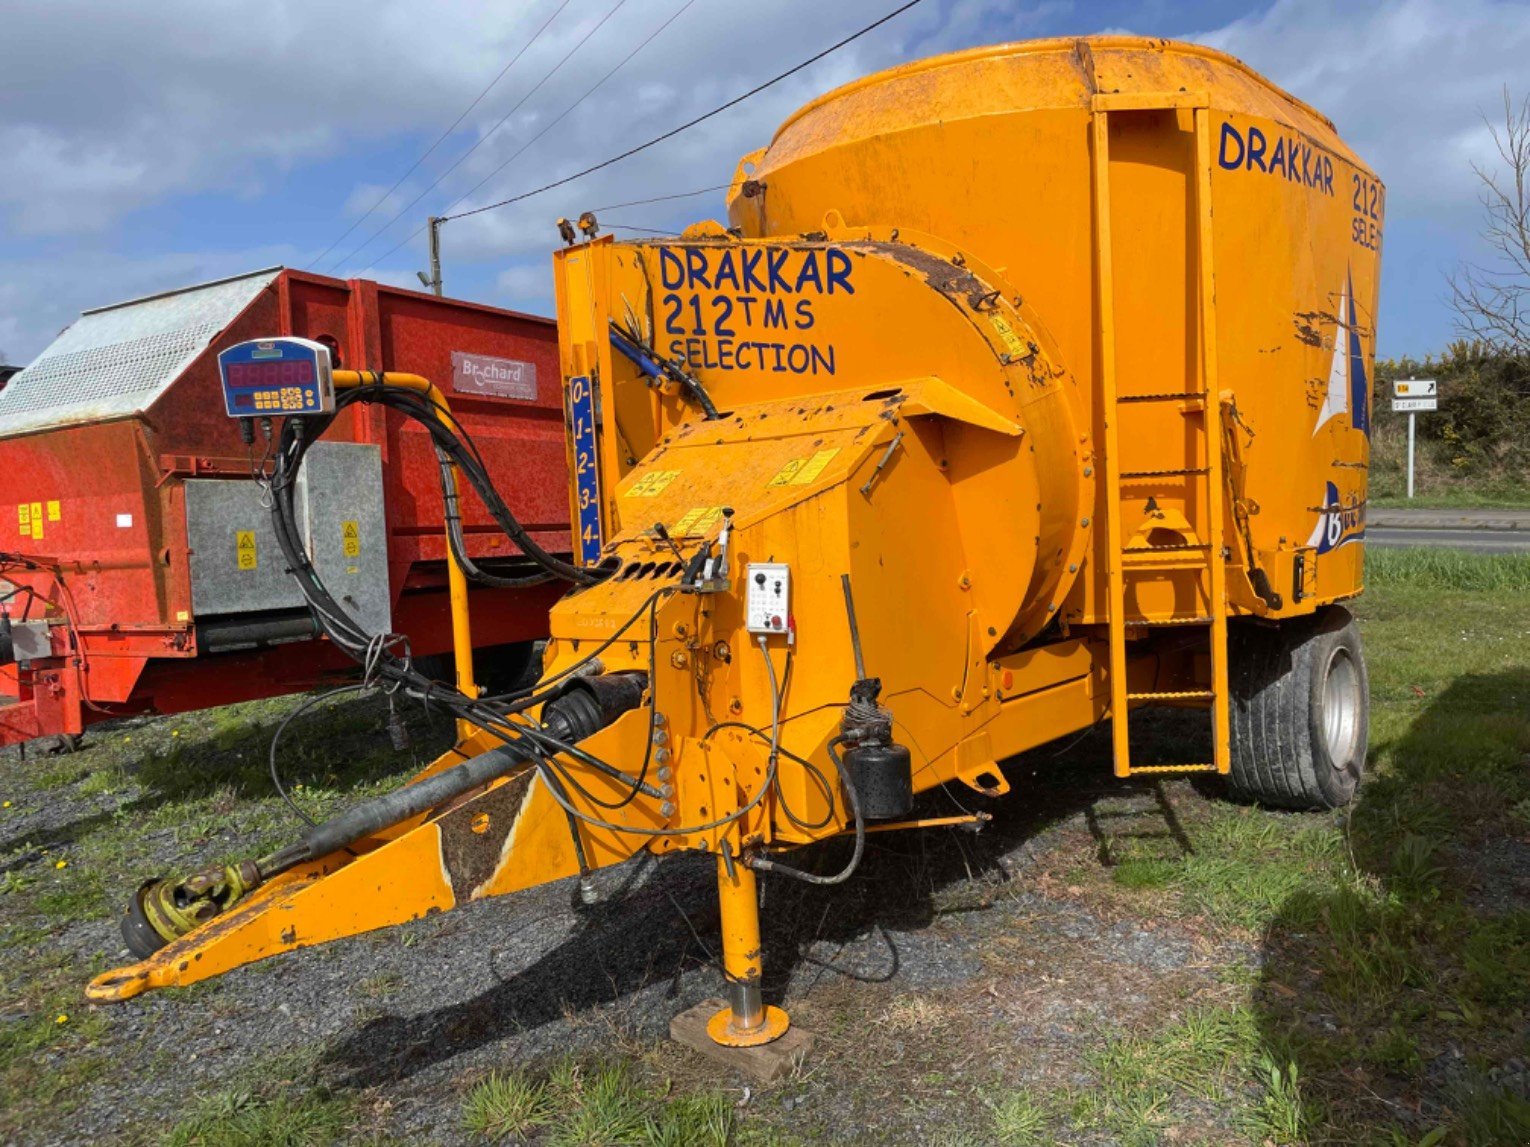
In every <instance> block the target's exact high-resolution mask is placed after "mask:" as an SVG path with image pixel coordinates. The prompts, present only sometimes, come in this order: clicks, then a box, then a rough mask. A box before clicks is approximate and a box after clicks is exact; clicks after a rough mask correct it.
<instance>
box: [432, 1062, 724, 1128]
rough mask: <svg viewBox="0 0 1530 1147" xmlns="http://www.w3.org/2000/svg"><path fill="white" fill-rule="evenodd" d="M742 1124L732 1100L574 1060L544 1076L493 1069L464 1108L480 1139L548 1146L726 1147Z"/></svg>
mask: <svg viewBox="0 0 1530 1147" xmlns="http://www.w3.org/2000/svg"><path fill="white" fill-rule="evenodd" d="M735 1122H736V1121H735V1117H734V1112H733V1108H732V1107H731V1105H730V1104H729V1103H728V1100H727V1099H726V1097H724V1096H722V1095H720V1094H717V1093H712V1092H700V1093H694V1094H682V1095H671V1094H665V1093H664V1091H662V1090H660V1089H657V1088H654V1087H652V1086H649V1085H645V1084H644V1083H642V1082H641V1081H640V1080H639V1079H638V1077H637V1076H636V1074H635V1073H634V1071H633V1069H632V1068H631V1066H629V1065H628V1064H627V1063H625V1062H624V1061H620V1060H616V1061H608V1062H604V1063H601V1062H596V1063H589V1062H586V1061H583V1060H580V1059H577V1058H568V1059H564V1060H561V1061H559V1062H558V1063H556V1064H555V1065H554V1066H553V1067H552V1069H551V1071H550V1072H549V1073H548V1074H547V1075H546V1076H545V1077H544V1078H540V1079H537V1078H533V1077H531V1076H530V1075H528V1074H526V1073H524V1072H494V1073H492V1074H491V1075H489V1076H488V1077H487V1078H486V1079H484V1080H482V1081H481V1082H480V1083H478V1084H476V1085H475V1086H474V1087H473V1088H472V1090H471V1091H469V1092H468V1094H467V1097H466V1098H465V1099H464V1100H463V1104H462V1123H463V1127H464V1128H465V1129H466V1130H467V1131H468V1132H469V1134H471V1135H473V1136H474V1137H476V1138H478V1139H483V1140H489V1141H492V1142H509V1143H521V1142H526V1141H528V1140H530V1139H533V1138H535V1141H536V1142H538V1143H546V1144H548V1145H549V1147H624V1145H632V1147H726V1144H728V1143H730V1142H731V1141H732V1139H733V1135H734V1130H735Z"/></svg>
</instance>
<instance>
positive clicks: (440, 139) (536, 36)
mask: <svg viewBox="0 0 1530 1147" xmlns="http://www.w3.org/2000/svg"><path fill="white" fill-rule="evenodd" d="M569 2H570V0H562V3H560V4H559V5H558V6H557V7H556V8H554V9H553V13H552V15H551V16H549V17H548V18H547V19H546V20H544V21H543V22H542V26H541V27H540V28H538V29H537V30H536V31H535V32H533V33H532V35H531V39H529V40H527V41H526V42H525V43H524V44H522V45H521V50H520V51H519V52H517V53H515V55H513V56H511V57H510V62H509V63H508V64H506V65H505V66H504V67H503V68H501V69H500V70H499V74H498V75H496V76H495V77H494V78H493V79H492V80H490V81H489V83H488V85H487V86H486V87H485V88H484V89H483V90H482V91H481V92H479V93H478V94H477V95H476V96H474V97H473V102H472V103H470V104H468V106H467V107H466V108H464V109H463V111H462V114H461V115H459V116H458V117H457V118H456V119H454V120H452V123H451V126H450V127H448V128H447V129H446V130H445V131H443V132H442V133H441V134H440V135H439V136H437V137H436V142H435V143H433V144H431V145H430V146H429V147H427V148H426V149H425V150H424V151H423V152H422V153H421V154H420V157H419V158H418V159H416V160H415V161H414V162H413V163H411V164H410V165H409V169H408V170H407V171H405V172H404V174H403V175H400V176H399V177H398V179H397V180H395V181H394V184H393V186H392V187H390V188H388V190H387V191H385V192H383V193H382V195H380V196H379V197H378V199H377V202H376V203H374V204H372V206H370V207H368V208H367V209H366V211H365V212H363V213H362V214H361V215H360V216H359V217H357V219H356V220H355V221H354V222H353V223H352V224H351V225H350V226H349V227H347V228H346V229H345V230H344V231H343V232H342V233H341V235H340V237H339V238H338V239H336V240H335V241H334V242H333V243H331V244H330V245H329V246H328V247H326V248H324V250H322V251H320V252H319V253H318V255H316V256H314V258H313V260H312V261H311V262H310V263H309V264H308V267H309V270H312V269H313V268H314V267H316V266H318V264H319V262H320V261H321V260H323V258H324V257H325V256H326V255H328V254H329V253H330V252H331V251H333V250H334V249H335V248H336V247H338V246H340V244H341V243H344V242H345V241H346V239H347V238H348V237H349V236H350V234H351V232H352V231H354V230H356V228H358V227H360V226H361V225H362V224H363V223H365V222H366V221H367V220H368V219H370V218H371V216H372V213H373V212H374V211H376V210H377V209H378V208H379V207H381V206H382V205H383V204H384V203H386V202H387V201H388V198H389V197H390V196H391V195H392V194H393V193H394V192H395V191H397V190H398V189H399V188H400V187H402V186H403V185H404V180H406V179H408V178H409V177H410V176H411V175H413V174H414V173H415V171H417V170H418V169H419V166H420V164H422V163H424V162H425V161H426V160H427V159H429V158H430V157H431V155H432V154H434V152H435V150H436V148H438V147H440V146H441V145H442V144H443V143H445V142H446V140H447V138H448V137H449V136H450V135H451V134H452V132H454V131H456V130H457V128H458V127H460V126H461V124H462V121H463V120H465V119H467V117H468V114H469V113H470V112H471V111H472V110H473V109H474V108H476V107H477V106H478V105H479V104H480V103H482V102H483V98H484V97H485V96H487V95H488V94H489V93H490V92H491V91H493V90H494V88H495V87H496V86H497V85H498V84H499V81H500V80H502V79H504V78H505V76H506V74H507V73H508V72H509V71H510V69H511V68H513V67H515V65H516V63H517V62H518V61H519V60H520V58H521V57H522V56H524V55H525V54H526V53H527V52H528V51H530V50H531V47H532V45H533V44H535V43H536V42H537V41H538V40H540V39H541V38H542V33H543V32H545V31H547V29H548V26H549V25H551V24H552V22H553V21H554V20H556V19H557V18H558V16H559V15H560V14H561V13H562V11H563V9H565V8H567V7H568V6H569ZM484 138H487V137H484ZM482 142H483V139H480V140H479V143H482ZM473 146H474V147H477V146H478V144H474V145H473ZM459 162H460V161H459Z"/></svg>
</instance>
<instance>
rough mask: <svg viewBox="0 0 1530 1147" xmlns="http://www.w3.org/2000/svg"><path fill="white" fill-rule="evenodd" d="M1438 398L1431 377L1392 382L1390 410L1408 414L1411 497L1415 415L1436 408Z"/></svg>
mask: <svg viewBox="0 0 1530 1147" xmlns="http://www.w3.org/2000/svg"><path fill="white" fill-rule="evenodd" d="M1439 408H1440V399H1439V395H1438V393H1437V387H1436V386H1435V380H1434V379H1432V378H1399V379H1397V380H1396V381H1394V382H1393V383H1392V410H1393V412H1394V413H1397V414H1406V415H1407V416H1408V497H1410V498H1411V497H1413V435H1414V424H1415V423H1416V422H1417V421H1418V419H1417V417H1415V416H1416V415H1418V414H1419V413H1420V412H1427V411H1430V410H1438V409H1439Z"/></svg>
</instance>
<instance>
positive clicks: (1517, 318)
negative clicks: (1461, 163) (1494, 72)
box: [1450, 88, 1530, 354]
mask: <svg viewBox="0 0 1530 1147" xmlns="http://www.w3.org/2000/svg"><path fill="white" fill-rule="evenodd" d="M1484 121H1485V122H1487V121H1486V117H1484ZM1487 129H1488V132H1489V133H1490V134H1491V135H1492V137H1493V146H1494V147H1496V148H1497V149H1498V155H1499V158H1500V159H1502V160H1503V162H1504V164H1505V165H1506V166H1507V170H1506V171H1489V170H1488V169H1486V168H1483V167H1480V166H1478V165H1477V164H1473V165H1472V170H1473V171H1475V172H1476V173H1477V179H1478V181H1479V182H1480V184H1481V186H1480V188H1479V193H1478V198H1479V199H1480V201H1481V203H1482V208H1483V211H1484V212H1485V213H1486V215H1487V221H1486V222H1485V223H1484V225H1483V228H1482V231H1481V236H1482V240H1483V242H1484V243H1485V244H1486V245H1487V247H1488V250H1489V251H1490V252H1491V253H1492V257H1491V260H1490V262H1489V263H1488V265H1486V266H1473V265H1471V264H1466V265H1463V266H1462V268H1461V269H1460V270H1459V271H1458V272H1457V273H1456V274H1454V275H1452V276H1451V278H1450V293H1451V304H1452V305H1453V306H1454V307H1455V311H1456V326H1457V328H1458V329H1459V330H1460V332H1461V334H1462V335H1463V336H1464V337H1466V338H1468V339H1474V340H1478V341H1481V342H1483V343H1486V344H1488V345H1489V346H1491V347H1492V348H1493V349H1494V350H1497V351H1500V352H1503V353H1507V354H1527V353H1530V96H1527V97H1526V98H1525V99H1524V100H1522V101H1521V103H1520V105H1519V107H1518V108H1517V109H1516V108H1515V106H1514V102H1513V100H1511V99H1510V97H1509V90H1508V88H1505V89H1504V92H1503V122H1502V123H1501V124H1495V123H1492V122H1487Z"/></svg>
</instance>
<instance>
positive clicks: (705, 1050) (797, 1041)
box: [669, 1000, 813, 1083]
mask: <svg viewBox="0 0 1530 1147" xmlns="http://www.w3.org/2000/svg"><path fill="white" fill-rule="evenodd" d="M727 1006H728V1005H727V1003H726V1002H725V1001H723V1000H702V1001H701V1003H699V1004H697V1005H696V1006H695V1007H694V1008H689V1009H687V1010H686V1011H683V1012H681V1013H680V1014H679V1015H678V1016H676V1017H675V1018H674V1019H672V1020H670V1021H669V1038H670V1039H672V1040H674V1041H675V1042H676V1043H683V1044H684V1045H685V1046H686V1047H688V1048H692V1049H693V1050H695V1051H699V1052H700V1053H701V1054H702V1055H704V1056H706V1057H707V1058H708V1059H710V1060H713V1061H714V1062H716V1063H720V1064H722V1065H723V1066H725V1067H731V1068H734V1069H736V1070H738V1071H741V1072H743V1073H744V1074H745V1075H747V1076H750V1077H751V1078H753V1079H755V1080H757V1081H759V1082H760V1083H775V1082H776V1081H777V1080H780V1079H783V1078H785V1077H786V1076H787V1075H789V1074H791V1072H792V1070H793V1069H794V1068H795V1067H796V1066H797V1065H798V1064H799V1063H801V1062H802V1061H803V1059H805V1058H806V1057H807V1054H808V1052H810V1051H812V1050H813V1033H812V1032H809V1031H803V1030H802V1029H801V1028H799V1027H796V1026H793V1027H789V1028H787V1029H786V1034H785V1035H783V1036H782V1037H781V1038H780V1039H778V1040H772V1041H771V1042H770V1043H766V1044H761V1045H760V1046H759V1047H723V1046H722V1044H720V1043H716V1042H714V1041H713V1039H712V1037H711V1036H709V1035H707V1021H708V1020H709V1019H711V1018H712V1017H713V1016H715V1015H716V1014H717V1013H718V1012H719V1011H721V1010H722V1009H723V1008H725V1007H727Z"/></svg>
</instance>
